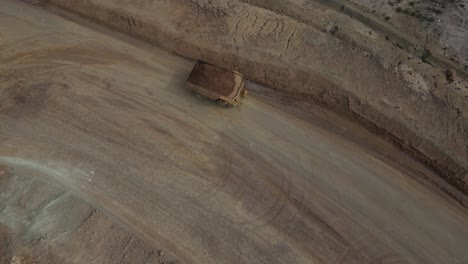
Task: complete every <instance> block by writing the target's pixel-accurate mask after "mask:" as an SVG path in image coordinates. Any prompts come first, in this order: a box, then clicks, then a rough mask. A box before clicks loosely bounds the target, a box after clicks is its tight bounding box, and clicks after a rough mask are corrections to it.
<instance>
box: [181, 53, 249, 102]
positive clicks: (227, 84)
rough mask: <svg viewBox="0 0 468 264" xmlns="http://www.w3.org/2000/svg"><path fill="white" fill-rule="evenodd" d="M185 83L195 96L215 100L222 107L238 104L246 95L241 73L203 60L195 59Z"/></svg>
mask: <svg viewBox="0 0 468 264" xmlns="http://www.w3.org/2000/svg"><path fill="white" fill-rule="evenodd" d="M185 85H186V86H187V88H189V89H190V90H192V92H193V93H194V94H195V95H196V96H197V97H199V98H208V99H210V100H213V101H216V103H218V105H220V106H222V107H233V106H237V105H240V104H241V100H242V98H244V97H245V96H246V95H247V90H246V89H245V81H244V76H243V75H242V74H241V73H239V72H236V71H230V70H226V69H223V68H221V67H218V66H215V65H212V64H209V63H206V62H203V61H197V63H196V64H195V66H194V67H193V70H192V72H191V73H190V76H189V77H188V79H187V81H186V82H185Z"/></svg>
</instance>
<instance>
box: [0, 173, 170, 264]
mask: <svg viewBox="0 0 468 264" xmlns="http://www.w3.org/2000/svg"><path fill="white" fill-rule="evenodd" d="M36 176H37V175H30V176H23V175H16V174H11V175H10V177H9V178H8V179H7V180H5V181H0V209H1V210H0V263H1V264H42V263H43V264H51V263H57V264H58V263H157V264H169V263H171V264H174V263H177V262H175V260H174V259H172V258H171V257H170V256H168V255H166V254H164V252H162V251H160V250H158V249H155V248H154V247H151V246H149V245H148V244H147V243H145V242H143V241H141V239H139V238H137V237H135V236H134V234H132V233H130V232H128V231H127V230H125V229H123V228H121V227H120V225H119V224H118V223H116V222H115V221H114V220H112V219H111V218H109V217H107V216H106V215H104V214H103V213H102V212H101V211H100V210H98V209H97V208H95V207H94V206H92V205H91V204H89V203H87V202H86V201H83V200H82V199H80V198H78V197H76V196H75V195H73V194H72V193H70V192H68V191H65V190H64V189H63V188H62V187H60V186H59V185H55V184H51V183H50V182H44V181H41V180H38V179H37V177H36Z"/></svg>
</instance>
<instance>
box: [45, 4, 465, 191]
mask: <svg viewBox="0 0 468 264" xmlns="http://www.w3.org/2000/svg"><path fill="white" fill-rule="evenodd" d="M374 2H375V1H374ZM50 3H52V4H54V5H56V6H59V7H62V8H65V9H67V10H71V11H73V12H76V13H79V14H82V15H85V16H86V17H88V18H92V19H94V20H97V21H99V22H101V23H104V24H106V25H108V26H111V27H113V28H115V29H118V30H120V31H123V32H127V33H131V34H133V35H134V36H138V37H140V38H143V39H145V40H147V41H150V42H153V43H156V44H158V45H160V46H162V47H164V48H166V49H168V50H170V51H173V52H176V53H177V54H181V55H183V56H185V57H189V58H193V59H202V60H204V61H207V62H210V63H212V64H215V65H222V66H223V67H226V68H230V69H236V70H239V71H241V72H242V73H244V74H245V76H246V77H247V78H249V79H252V80H254V81H257V82H260V83H263V84H267V85H268V86H270V87H273V88H275V89H276V90H278V91H281V92H282V93H284V94H285V95H288V96H292V97H295V98H297V99H298V100H306V101H309V102H319V103H321V104H323V105H326V106H327V107H329V108H331V109H333V110H335V111H337V112H340V113H342V114H345V115H347V116H348V117H350V118H352V119H354V120H356V121H359V122H360V123H361V124H362V125H364V126H366V127H368V128H369V129H370V130H372V131H374V132H375V133H377V134H379V135H381V136H384V137H386V138H387V139H388V140H389V141H391V142H393V143H394V144H395V145H396V146H397V147H399V148H401V149H402V150H404V151H406V152H407V153H409V154H410V155H412V156H413V157H415V158H417V159H418V160H420V161H421V162H422V163H424V164H426V165H427V166H428V167H430V168H431V169H433V170H435V171H436V172H437V173H438V174H440V175H441V176H442V177H443V178H444V179H445V180H446V181H447V182H448V183H449V184H451V185H452V186H455V187H456V188H458V189H459V190H461V191H463V192H465V193H466V194H468V185H467V184H466V182H464V180H463V175H464V174H465V172H466V171H467V169H468V147H467V146H468V144H467V139H468V128H467V126H468V104H467V100H468V85H467V80H466V79H464V76H465V75H466V74H465V73H464V69H463V67H460V66H459V65H458V66H457V65H455V64H456V63H455V64H454V62H452V61H450V60H446V59H444V58H443V56H439V55H438V54H439V53H438V52H433V51H432V50H430V49H425V48H424V43H420V42H419V41H418V40H416V41H413V37H412V36H411V35H409V34H408V33H406V32H404V31H401V30H398V28H395V26H393V25H391V24H390V22H389V21H385V20H384V19H382V16H376V15H372V14H369V13H366V12H365V11H363V10H360V9H358V8H357V6H356V5H354V4H352V3H349V2H347V1H338V0H336V1H321V0H317V1H293V0H288V1H279V0H272V1H263V0H243V1H240V0H239V1H236V0H217V1H207V0H206V1H205V0H191V1H188V0H175V1H171V2H168V1H149V0H142V1H132V0H125V1H117V0H112V1H103V0H90V1H81V0H79V1H73V2H70V1H63V0H52V1H50ZM167 14H171V15H167ZM193 25H197V26H196V27H194V26H193ZM448 67H450V68H453V69H455V70H456V71H457V73H458V74H457V76H456V78H455V79H454V82H452V83H450V82H448V81H447V80H446V71H447V69H448ZM440 187H441V188H442V189H446V187H445V186H440Z"/></svg>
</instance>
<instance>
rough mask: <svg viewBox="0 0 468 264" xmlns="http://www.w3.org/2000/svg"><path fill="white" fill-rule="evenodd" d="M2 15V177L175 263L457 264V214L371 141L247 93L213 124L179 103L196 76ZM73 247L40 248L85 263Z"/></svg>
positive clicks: (154, 52) (207, 113)
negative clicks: (52, 196)
mask: <svg viewBox="0 0 468 264" xmlns="http://www.w3.org/2000/svg"><path fill="white" fill-rule="evenodd" d="M0 6H1V9H0V164H1V165H2V168H3V171H5V172H7V174H9V175H10V176H11V177H26V178H28V177H29V178H33V179H34V180H36V181H41V182H45V183H47V184H51V185H54V186H55V185H56V186H59V187H58V188H61V189H64V190H65V191H66V192H71V193H73V194H74V195H76V196H77V197H79V198H80V199H83V200H85V201H86V203H88V204H90V205H92V206H94V207H96V208H98V210H100V211H102V212H103V213H104V214H105V215H106V216H107V217H109V218H110V219H111V220H112V221H114V222H115V223H117V225H119V226H120V227H122V228H124V229H126V230H128V232H130V233H132V234H133V235H134V236H135V237H136V238H137V239H140V240H142V241H144V243H146V245H149V246H150V247H153V248H154V249H164V250H165V251H167V252H169V253H170V254H171V255H173V256H175V258H176V259H178V261H179V262H181V263H467V262H468V251H467V250H466V245H467V243H468V217H467V216H468V215H467V212H466V209H465V208H462V207H461V206H458V205H457V204H456V203H455V202H454V200H453V199H452V198H448V197H445V196H444V195H443V194H442V193H440V192H437V191H436V190H434V189H433V188H431V186H430V185H428V184H425V183H424V181H422V179H424V178H426V179H432V180H437V177H435V175H433V174H432V173H431V172H430V171H428V170H426V169H425V168H424V167H422V166H421V165H420V164H418V163H416V162H414V161H412V160H411V159H410V158H408V157H407V156H405V155H403V154H402V153H400V152H398V151H397V150H396V149H394V148H392V147H391V146H390V145H389V144H388V143H385V142H384V141H382V140H380V139H378V138H376V137H374V136H373V135H372V134H370V133H369V132H367V131H366V130H364V129H362V128H360V127H357V126H356V125H354V124H352V123H350V122H348V121H346V120H344V119H342V118H340V117H338V116H336V115H334V114H332V113H329V112H327V111H325V110H322V109H320V108H318V107H316V106H313V105H308V104H296V103H293V102H292V101H290V100H289V99H288V98H284V97H281V96H278V95H275V94H273V93H271V92H269V91H268V90H266V89H263V88H261V87H257V86H255V85H254V84H249V87H250V89H251V90H252V91H253V93H252V94H253V95H251V96H250V97H248V99H247V100H246V101H245V104H244V105H243V106H242V107H240V108H234V109H220V108H218V107H217V106H216V105H215V104H213V103H210V102H208V101H200V100H199V99H197V98H195V97H193V96H192V95H191V94H190V92H188V91H187V90H186V89H184V88H183V82H184V79H185V78H186V77H187V75H188V73H189V71H190V69H191V67H192V65H193V62H192V61H187V60H184V59H182V58H179V57H176V56H173V55H170V54H167V53H165V52H164V51H161V50H158V49H156V48H154V47H151V46H148V45H146V44H143V43H141V42H138V41H135V40H132V39H129V38H127V37H124V36H121V35H117V34H114V33H112V34H111V33H110V32H107V31H105V30H101V29H99V28H95V29H89V28H87V27H84V26H82V25H79V24H76V23H74V22H70V21H67V20H65V19H63V18H60V17H58V16H56V15H53V14H50V13H48V12H46V11H44V10H42V9H40V8H38V7H33V6H30V5H27V4H24V3H21V2H17V1H12V0H0ZM275 102H276V103H275ZM0 184H2V181H1V177H0ZM9 188H16V190H15V192H19V193H21V192H20V191H19V190H21V189H22V188H24V186H23V185H21V184H18V185H17V186H16V185H10V186H9ZM36 190H37V192H38V193H40V191H41V190H40V189H36ZM2 193H3V192H2ZM35 195H38V194H35ZM18 199H19V200H21V201H23V202H18V204H19V205H18V206H19V207H21V205H22V204H24V203H26V204H27V202H25V201H27V199H26V198H24V199H23V198H21V197H19V198H18ZM22 199H23V200H22ZM62 206H63V208H64V211H63V214H65V215H62V216H61V215H60V213H58V214H57V213H56V214H54V215H53V217H56V218H60V217H62V218H63V219H62V221H58V222H61V223H64V226H65V227H63V226H61V228H62V229H65V230H66V229H67V228H70V229H73V227H67V223H68V220H67V217H66V210H65V209H66V208H67V206H73V203H69V204H67V203H62ZM2 207H3V209H2ZM10 207H13V205H12V204H8V203H6V204H3V206H2V205H1V204H0V227H1V226H2V225H3V226H6V229H7V230H10V231H9V232H13V233H14V232H19V231H18V225H17V224H16V223H17V222H18V221H19V219H15V218H12V215H14V214H12V213H9V212H11V211H13V210H9V208H10ZM87 210H88V209H87ZM59 211H60V210H59ZM51 217H52V216H51ZM83 221H85V220H83ZM26 223H28V222H27V221H26ZM34 227H35V228H36V227H37V226H34ZM53 227H54V225H52V226H48V228H50V229H51V230H53ZM25 228H32V227H31V226H29V227H28V226H27V225H25ZM1 230H2V229H0V231H1ZM98 232H99V231H98ZM101 232H102V230H101ZM105 232H109V234H112V232H113V231H112V230H107V229H106V231H105ZM68 234H70V233H69V232H63V236H64V237H67V235H68ZM0 235H1V232H0ZM70 239H80V238H79V237H78V238H76V237H73V236H72V237H70ZM81 239H84V238H81ZM116 239H118V238H116ZM84 240H85V241H80V243H89V244H90V245H91V246H90V247H87V248H80V249H77V248H73V247H61V245H59V244H53V243H55V242H54V241H50V243H51V244H50V245H49V246H50V247H52V248H54V251H53V252H55V254H59V253H60V254H61V255H67V254H69V255H70V256H73V255H76V254H83V252H78V251H79V250H85V249H87V250H90V251H93V247H92V244H93V242H92V240H89V241H88V242H87V241H86V239H84ZM0 242H1V241H0ZM0 245H1V244H0ZM107 249H108V250H110V252H111V253H109V252H104V251H103V254H112V252H113V251H112V250H114V251H115V254H121V253H122V252H121V250H118V251H117V249H112V248H107ZM100 250H104V249H100ZM0 253H1V250H0ZM83 255H84V254H83ZM123 255H125V254H123ZM36 261H38V260H36ZM67 261H68V262H69V263H84V262H85V261H83V260H80V258H72V257H70V258H67ZM113 261H114V263H133V262H132V261H131V259H130V260H128V259H126V258H124V257H122V258H119V259H117V260H113ZM125 261H127V262H125ZM38 262H39V263H40V261H38ZM109 263H111V262H109Z"/></svg>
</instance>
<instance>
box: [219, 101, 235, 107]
mask: <svg viewBox="0 0 468 264" xmlns="http://www.w3.org/2000/svg"><path fill="white" fill-rule="evenodd" d="M216 103H218V105H219V106H221V107H224V108H231V107H233V105H232V104H231V103H229V102H226V101H224V100H221V99H218V100H216Z"/></svg>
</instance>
